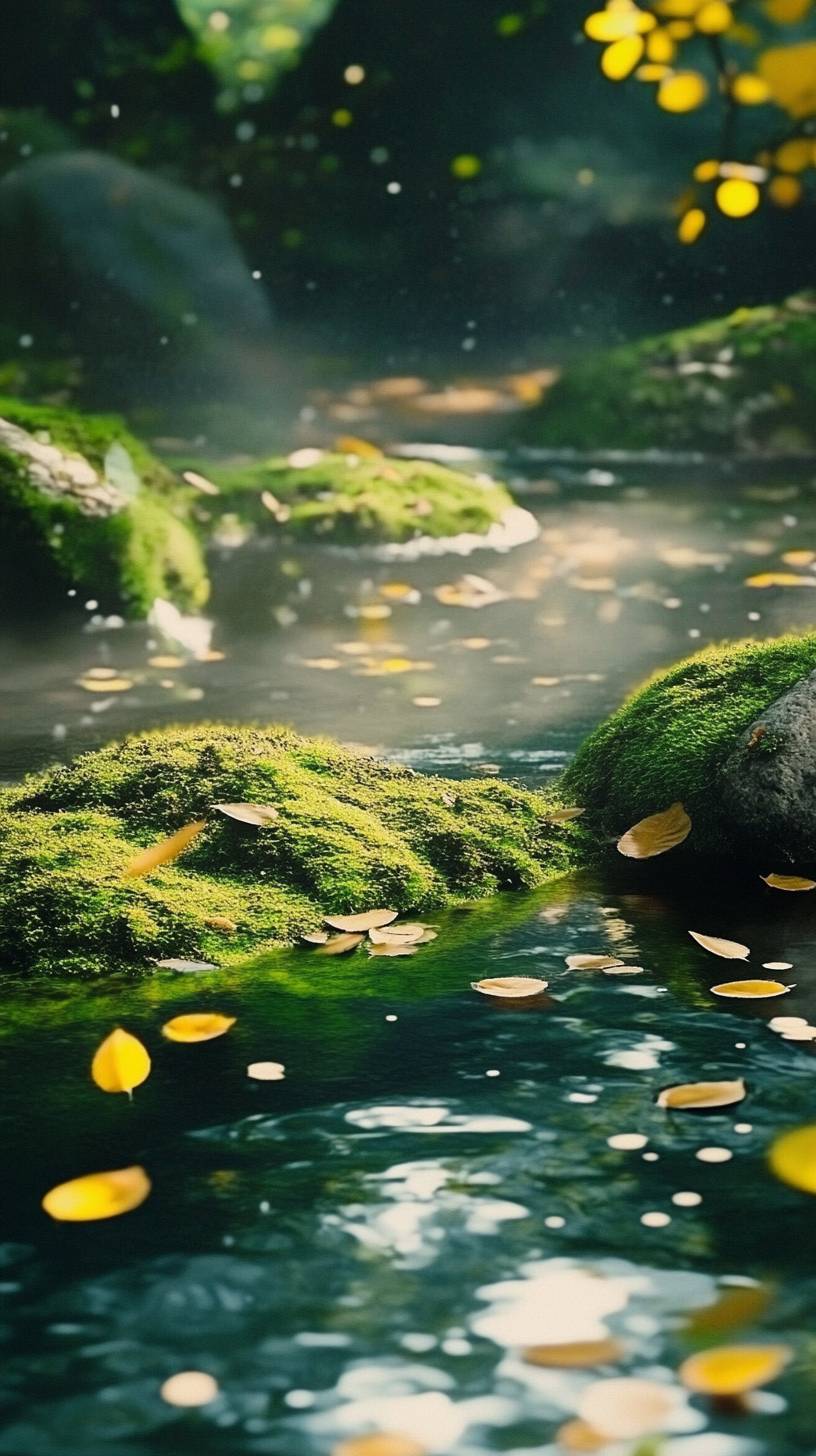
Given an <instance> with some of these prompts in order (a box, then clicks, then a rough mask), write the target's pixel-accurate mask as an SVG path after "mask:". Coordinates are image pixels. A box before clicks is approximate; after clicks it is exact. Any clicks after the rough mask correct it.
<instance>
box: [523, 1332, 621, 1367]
mask: <svg viewBox="0 0 816 1456" xmlns="http://www.w3.org/2000/svg"><path fill="white" fill-rule="evenodd" d="M625 1353H626V1351H625V1349H624V1346H623V1345H622V1344H621V1343H620V1340H613V1339H609V1338H608V1339H604V1340H570V1341H568V1342H565V1343H563V1344H553V1345H528V1346H527V1348H526V1350H523V1351H522V1359H523V1360H524V1362H525V1364H527V1365H541V1366H544V1367H545V1368H553V1369H563V1370H584V1369H590V1368H591V1367H592V1366H595V1365H611V1364H612V1363H613V1362H615V1361H617V1360H622V1359H623V1356H624V1354H625Z"/></svg>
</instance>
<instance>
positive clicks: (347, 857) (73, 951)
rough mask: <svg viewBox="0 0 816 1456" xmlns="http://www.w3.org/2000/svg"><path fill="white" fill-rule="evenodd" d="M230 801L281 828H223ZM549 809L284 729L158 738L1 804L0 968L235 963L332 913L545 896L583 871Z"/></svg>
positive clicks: (194, 731)
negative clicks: (542, 888) (573, 868)
mask: <svg viewBox="0 0 816 1456" xmlns="http://www.w3.org/2000/svg"><path fill="white" fill-rule="evenodd" d="M224 802H258V803H265V804H273V805H275V806H277V808H278V810H279V817H278V818H276V819H275V820H274V821H273V822H272V823H270V824H268V825H265V826H264V827H263V828H260V829H258V828H253V827H251V826H249V825H246V824H243V823H237V822H234V821H232V820H230V819H227V818H225V817H224V816H223V815H221V814H218V813H214V814H213V813H211V806H212V805H213V804H216V803H224ZM551 810H552V801H548V800H547V799H545V798H544V797H543V796H542V795H541V794H538V793H533V792H531V791H529V790H525V789H521V788H516V787H513V786H512V785H510V784H505V783H497V782H495V781H491V782H483V781H479V782H475V781H474V782H466V783H458V782H452V781H448V780H445V779H438V778H430V777H423V776H421V775H417V774H415V773H413V772H412V771H411V770H410V769H408V768H404V767H400V766H397V765H393V764H386V763H381V762H379V761H377V760H375V759H371V758H366V757H362V756H358V755H355V754H353V753H351V752H349V751H347V750H345V749H343V748H340V747H339V746H338V745H337V744H334V743H332V742H331V741H329V740H320V739H307V738H301V737H299V736H298V735H297V734H295V733H292V732H290V731H288V730H286V729H282V728H271V729H253V728H238V727H224V726H219V725H205V726H203V727H194V728H174V729H169V730H161V731H157V732H153V733H147V734H145V735H142V736H139V737H134V738H130V739H127V740H125V741H124V742H123V743H120V744H113V745H111V746H110V747H108V748H104V749H102V750H100V751H98V752H95V753H89V754H85V755H83V756H82V757H80V758H78V759H76V760H75V761H74V762H73V763H71V764H69V765H68V766H67V767H63V768H58V769H55V770H53V771H51V772H49V773H46V774H44V775H41V776H39V777H35V778H32V779H29V780H27V781H26V782H24V783H23V784H22V785H20V786H19V787H17V788H14V789H11V790H8V791H6V792H5V793H4V794H3V795H2V796H0V961H1V962H3V963H4V964H5V965H6V966H8V967H11V968H14V969H17V970H18V971H31V972H47V971H49V970H58V971H62V972H65V971H77V972H81V973H93V972H98V971H102V970H107V969H112V968H116V967H129V966H134V967H140V968H143V969H144V968H149V964H150V960H151V958H157V959H163V958H166V957H171V956H173V957H182V958H189V959H203V960H210V961H214V962H216V963H217V964H228V963H235V962H237V961H239V960H241V959H243V958H245V957H246V956H247V955H248V954H250V953H251V952H256V951H260V950H263V949H265V948H269V947H272V946H275V945H279V944H281V943H285V942H289V941H292V940H294V939H296V938H297V937H298V936H299V935H300V934H301V933H302V932H303V931H306V930H310V929H313V928H315V926H317V925H319V924H320V922H321V919H322V916H323V915H324V914H330V913H332V912H335V913H342V912H347V911H356V910H363V909H370V908H373V907H374V906H379V905H388V906H389V907H390V908H393V909H395V910H400V911H419V912H423V911H426V910H429V909H431V908H432V907H434V906H442V905H445V904H450V903H455V902H457V901H463V900H472V899H476V898H479V897H482V896H486V895H490V894H492V893H494V892H495V891H497V890H501V889H521V888H531V887H533V886H535V885H537V884H540V883H542V882H543V881H544V880H545V879H547V878H548V877H549V876H551V875H552V874H554V873H557V872H559V871H561V870H564V869H566V868H568V867H569V865H570V864H571V863H572V861H573V859H574V857H575V846H576V844H577V843H578V841H579V838H580V832H581V831H580V829H576V828H575V827H574V826H572V825H557V824H554V823H553V821H552V818H551ZM205 816H209V817H208V822H207V827H206V828H205V829H204V830H203V832H202V833H201V834H200V835H199V837H198V838H197V839H196V840H195V841H194V842H193V843H192V845H191V846H190V847H189V849H188V850H187V851H186V852H185V853H184V855H183V856H182V857H181V858H179V859H178V860H177V861H176V862H175V863H173V864H168V865H165V866H162V867H161V868H158V869H156V870H154V871H153V872H152V873H151V874H150V875H148V876H146V877H144V878H141V879H129V878H127V877H126V876H125V873H124V872H125V868H126V866H127V864H128V862H129V861H130V860H131V859H132V858H133V856H134V854H136V853H138V850H139V848H140V847H143V846H145V845H147V844H150V843H152V842H154V841H158V840H161V839H162V838H163V837H164V836H166V835H168V834H169V833H171V832H172V831H174V830H176V829H178V828H179V827H180V826H181V825H182V824H186V823H188V822H191V821H193V820H195V819H198V818H203V817H205ZM213 917H224V918H226V919H227V920H229V921H232V922H234V924H235V925H236V927H237V929H236V930H234V931H232V932H230V931H225V930H224V929H219V928H218V927H217V926H213V925H211V924H208V921H211V920H212V918H213ZM319 964H320V965H321V966H322V967H324V968H325V966H326V965H327V964H328V963H327V962H325V961H321V962H319Z"/></svg>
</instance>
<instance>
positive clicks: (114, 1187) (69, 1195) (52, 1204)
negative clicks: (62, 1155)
mask: <svg viewBox="0 0 816 1456" xmlns="http://www.w3.org/2000/svg"><path fill="white" fill-rule="evenodd" d="M149 1192H150V1179H149V1178H148V1176H147V1174H146V1172H145V1170H144V1168H139V1167H133V1168H116V1169H115V1170H114V1171H113V1172H110V1173H87V1174H86V1175H85V1177H83V1178H72V1179H71V1180H70V1182H68V1183H59V1184H58V1185H57V1187H56V1188H52V1189H51V1191H50V1192H49V1193H46V1195H45V1197H44V1199H43V1201H42V1206H43V1208H44V1209H45V1211H46V1213H47V1214H50V1216H51V1218H56V1219H58V1220H59V1221H60V1222H62V1223H87V1222H90V1221H91V1220H92V1219H99V1218H116V1217H117V1216H118V1215H119V1214H120V1213H130V1211H131V1209H132V1208H138V1207H139V1204H140V1203H144V1201H145V1199H146V1198H147V1195H148V1193H149Z"/></svg>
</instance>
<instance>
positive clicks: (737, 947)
mask: <svg viewBox="0 0 816 1456" xmlns="http://www.w3.org/2000/svg"><path fill="white" fill-rule="evenodd" d="M689 935H690V936H691V938H692V940H696V942H697V944H698V945H701V946H702V947H703V950H708V951H710V952H711V954H712V955H715V956H722V957H723V959H724V960H727V961H744V960H747V959H748V957H749V955H750V954H751V952H750V950H749V949H748V946H747V945H743V944H742V942H741V941H739V940H723V938H722V937H721V936H719V935H703V934H702V933H701V932H700V931H699V930H690V931H689Z"/></svg>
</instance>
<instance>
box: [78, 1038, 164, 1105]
mask: <svg viewBox="0 0 816 1456" xmlns="http://www.w3.org/2000/svg"><path fill="white" fill-rule="evenodd" d="M91 1076H92V1077H93V1079H94V1081H95V1083H96V1085H97V1087H101V1089H102V1091H103V1092H127V1093H130V1092H132V1091H133V1088H134V1087H138V1086H140V1085H141V1083H142V1082H144V1081H146V1079H147V1078H148V1077H149V1076H150V1057H149V1055H148V1052H147V1048H146V1047H143V1046H142V1043H141V1042H140V1041H139V1039H138V1037H135V1036H131V1034H130V1032H129V1031H123V1030H122V1027H121V1026H117V1027H116V1029H115V1030H114V1031H112V1032H111V1034H110V1036H108V1037H106V1038H105V1040H104V1041H103V1042H102V1044H101V1046H99V1047H97V1049H96V1053H95V1055H94V1059H93V1061H92V1062H91Z"/></svg>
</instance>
